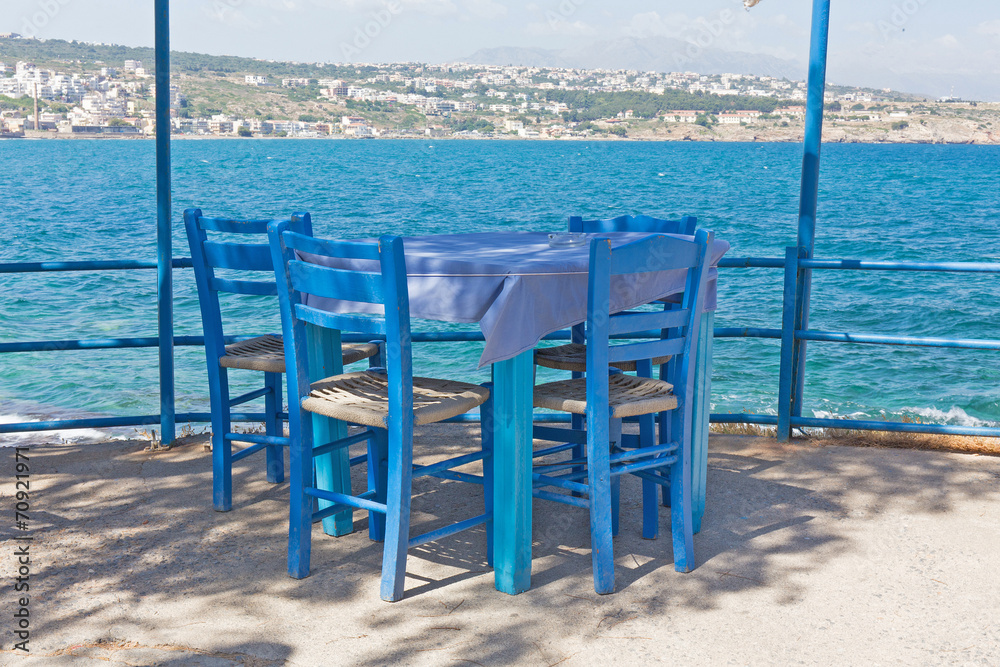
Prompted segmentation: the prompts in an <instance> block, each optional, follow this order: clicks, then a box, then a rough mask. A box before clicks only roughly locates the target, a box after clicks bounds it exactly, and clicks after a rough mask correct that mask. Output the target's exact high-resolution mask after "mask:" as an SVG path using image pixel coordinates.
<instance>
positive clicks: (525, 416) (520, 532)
mask: <svg viewBox="0 0 1000 667" xmlns="http://www.w3.org/2000/svg"><path fill="white" fill-rule="evenodd" d="M533 382H534V355H533V353H532V352H531V351H530V350H529V351H527V352H523V353H521V354H519V355H517V356H516V357H514V358H512V359H507V360H505V361H501V362H499V363H496V364H493V387H494V391H493V415H494V416H493V424H494V427H493V448H494V449H493V459H494V463H493V466H494V468H493V469H494V480H493V485H494V486H493V498H494V505H493V507H494V510H495V515H494V517H493V540H494V542H493V544H494V546H493V568H494V576H495V584H496V588H497V590H498V591H502V592H504V593H508V594H510V595H516V594H517V593H523V592H524V591H526V590H528V589H529V588H530V587H531V486H532V484H531V445H532V437H531V411H532V404H531V397H532V383H533Z"/></svg>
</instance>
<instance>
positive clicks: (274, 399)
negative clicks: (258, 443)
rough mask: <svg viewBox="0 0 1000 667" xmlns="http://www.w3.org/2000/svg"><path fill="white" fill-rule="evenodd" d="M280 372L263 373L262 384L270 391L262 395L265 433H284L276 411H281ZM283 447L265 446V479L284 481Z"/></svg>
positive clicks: (279, 434) (277, 482)
mask: <svg viewBox="0 0 1000 667" xmlns="http://www.w3.org/2000/svg"><path fill="white" fill-rule="evenodd" d="M281 380H282V377H281V374H279V373H264V384H265V385H266V386H267V388H268V389H270V391H269V392H268V394H267V395H266V396H265V397H264V415H265V421H264V432H265V433H266V434H267V435H276V436H281V435H284V433H282V432H281V431H282V428H281V427H282V424H281V420H280V419H278V413H279V412H281ZM282 449H284V448H283V447H280V446H278V445H272V446H270V447H268V448H267V450H266V452H267V453H266V456H267V481H269V482H271V483H272V484H279V483H281V482H284V481H285V453H284V452H283V451H282Z"/></svg>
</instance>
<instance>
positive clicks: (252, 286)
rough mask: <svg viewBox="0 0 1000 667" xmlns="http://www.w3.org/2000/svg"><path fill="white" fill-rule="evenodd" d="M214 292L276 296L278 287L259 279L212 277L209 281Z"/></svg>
mask: <svg viewBox="0 0 1000 667" xmlns="http://www.w3.org/2000/svg"><path fill="white" fill-rule="evenodd" d="M209 285H211V287H212V291H213V292H227V293H229V294H243V295H246V296H275V295H277V294H278V289H277V288H276V287H275V286H274V283H271V282H263V281H258V280H233V279H231V278H212V280H211V281H209Z"/></svg>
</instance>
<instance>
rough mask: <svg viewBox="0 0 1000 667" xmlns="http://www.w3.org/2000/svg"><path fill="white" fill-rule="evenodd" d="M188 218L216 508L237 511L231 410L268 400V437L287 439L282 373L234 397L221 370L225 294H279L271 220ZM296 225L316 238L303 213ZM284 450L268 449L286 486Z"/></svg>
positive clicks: (269, 465) (273, 478)
mask: <svg viewBox="0 0 1000 667" xmlns="http://www.w3.org/2000/svg"><path fill="white" fill-rule="evenodd" d="M183 219H184V229H185V231H186V233H187V238H188V247H189V248H190V250H191V263H192V266H193V267H194V277H195V285H196V287H197V290H198V304H199V308H200V310H201V322H202V330H203V332H204V334H205V336H204V341H205V361H206V367H207V374H208V391H209V403H210V405H211V409H212V413H211V422H212V504H213V506H214V507H215V509H216V510H219V511H228V510H229V509H231V508H232V493H233V492H232V466H233V461H234V459H233V454H232V444H231V439H232V438H231V437H230V436H232V434H233V427H232V420H233V417H232V408H233V407H234V406H237V405H241V404H243V403H246V402H247V401H250V400H253V399H255V398H258V397H260V396H263V397H264V415H263V421H264V426H265V428H264V432H265V434H266V435H268V436H271V437H274V438H281V437H282V436H283V434H284V426H283V424H284V422H283V420H282V419H281V418H280V413H281V412H282V409H283V404H282V389H281V384H282V378H281V376H280V374H277V373H264V374H263V375H264V388H263V389H261V390H258V391H254V392H249V393H247V394H244V395H243V396H239V397H235V398H234V397H231V396H230V394H229V373H228V369H226V368H223V367H222V366H220V365H219V360H220V359H221V358H222V357H223V356H225V354H226V335H225V331H224V323H223V320H222V310H221V307H220V302H219V294H220V292H221V293H231V294H247V293H253V294H258V295H262V296H272V297H273V296H276V295H277V286H276V285H275V282H274V265H273V262H272V261H271V252H270V246H269V244H268V243H267V223H268V221H267V220H231V219H226V218H208V217H205V216H204V215H203V214H202V211H201V209H197V208H191V209H187V210H185V211H184V215H183ZM294 220H295V224H294V228H295V229H296V230H297V231H300V232H303V233H307V234H311V233H312V227H311V220H310V217H309V215H308V214H298V215H297V216H296V217H295V218H294ZM290 224H291V223H290ZM209 231H211V232H213V233H214V234H213V239H212V240H209V238H208V233H207V232H209ZM217 269H242V271H243V273H242V274H241V276H240V278H238V279H237V278H230V279H228V280H219V279H218V278H217V276H216V275H215V271H216V270H217ZM275 304H277V300H275ZM338 358H339V353H338ZM282 449H283V448H282V447H281V446H279V445H274V444H272V445H269V446H268V447H266V449H265V451H266V471H267V473H266V474H267V480H268V481H269V482H272V483H279V482H283V481H284V478H285V471H284V452H283V451H282ZM241 458H242V457H241Z"/></svg>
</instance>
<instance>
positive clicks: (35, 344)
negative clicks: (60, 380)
mask: <svg viewBox="0 0 1000 667" xmlns="http://www.w3.org/2000/svg"><path fill="white" fill-rule="evenodd" d="M251 338H253V336H226V338H225V342H226V343H227V344H228V343H237V342H239V341H243V340H249V339H251ZM204 344H205V337H204V336H175V337H174V347H199V346H202V345H204ZM159 345H160V343H159V339H157V338H153V337H144V338H90V339H83V340H37V341H24V342H20V343H0V353H5V352H58V351H62V350H117V349H128V348H144V347H159Z"/></svg>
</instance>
